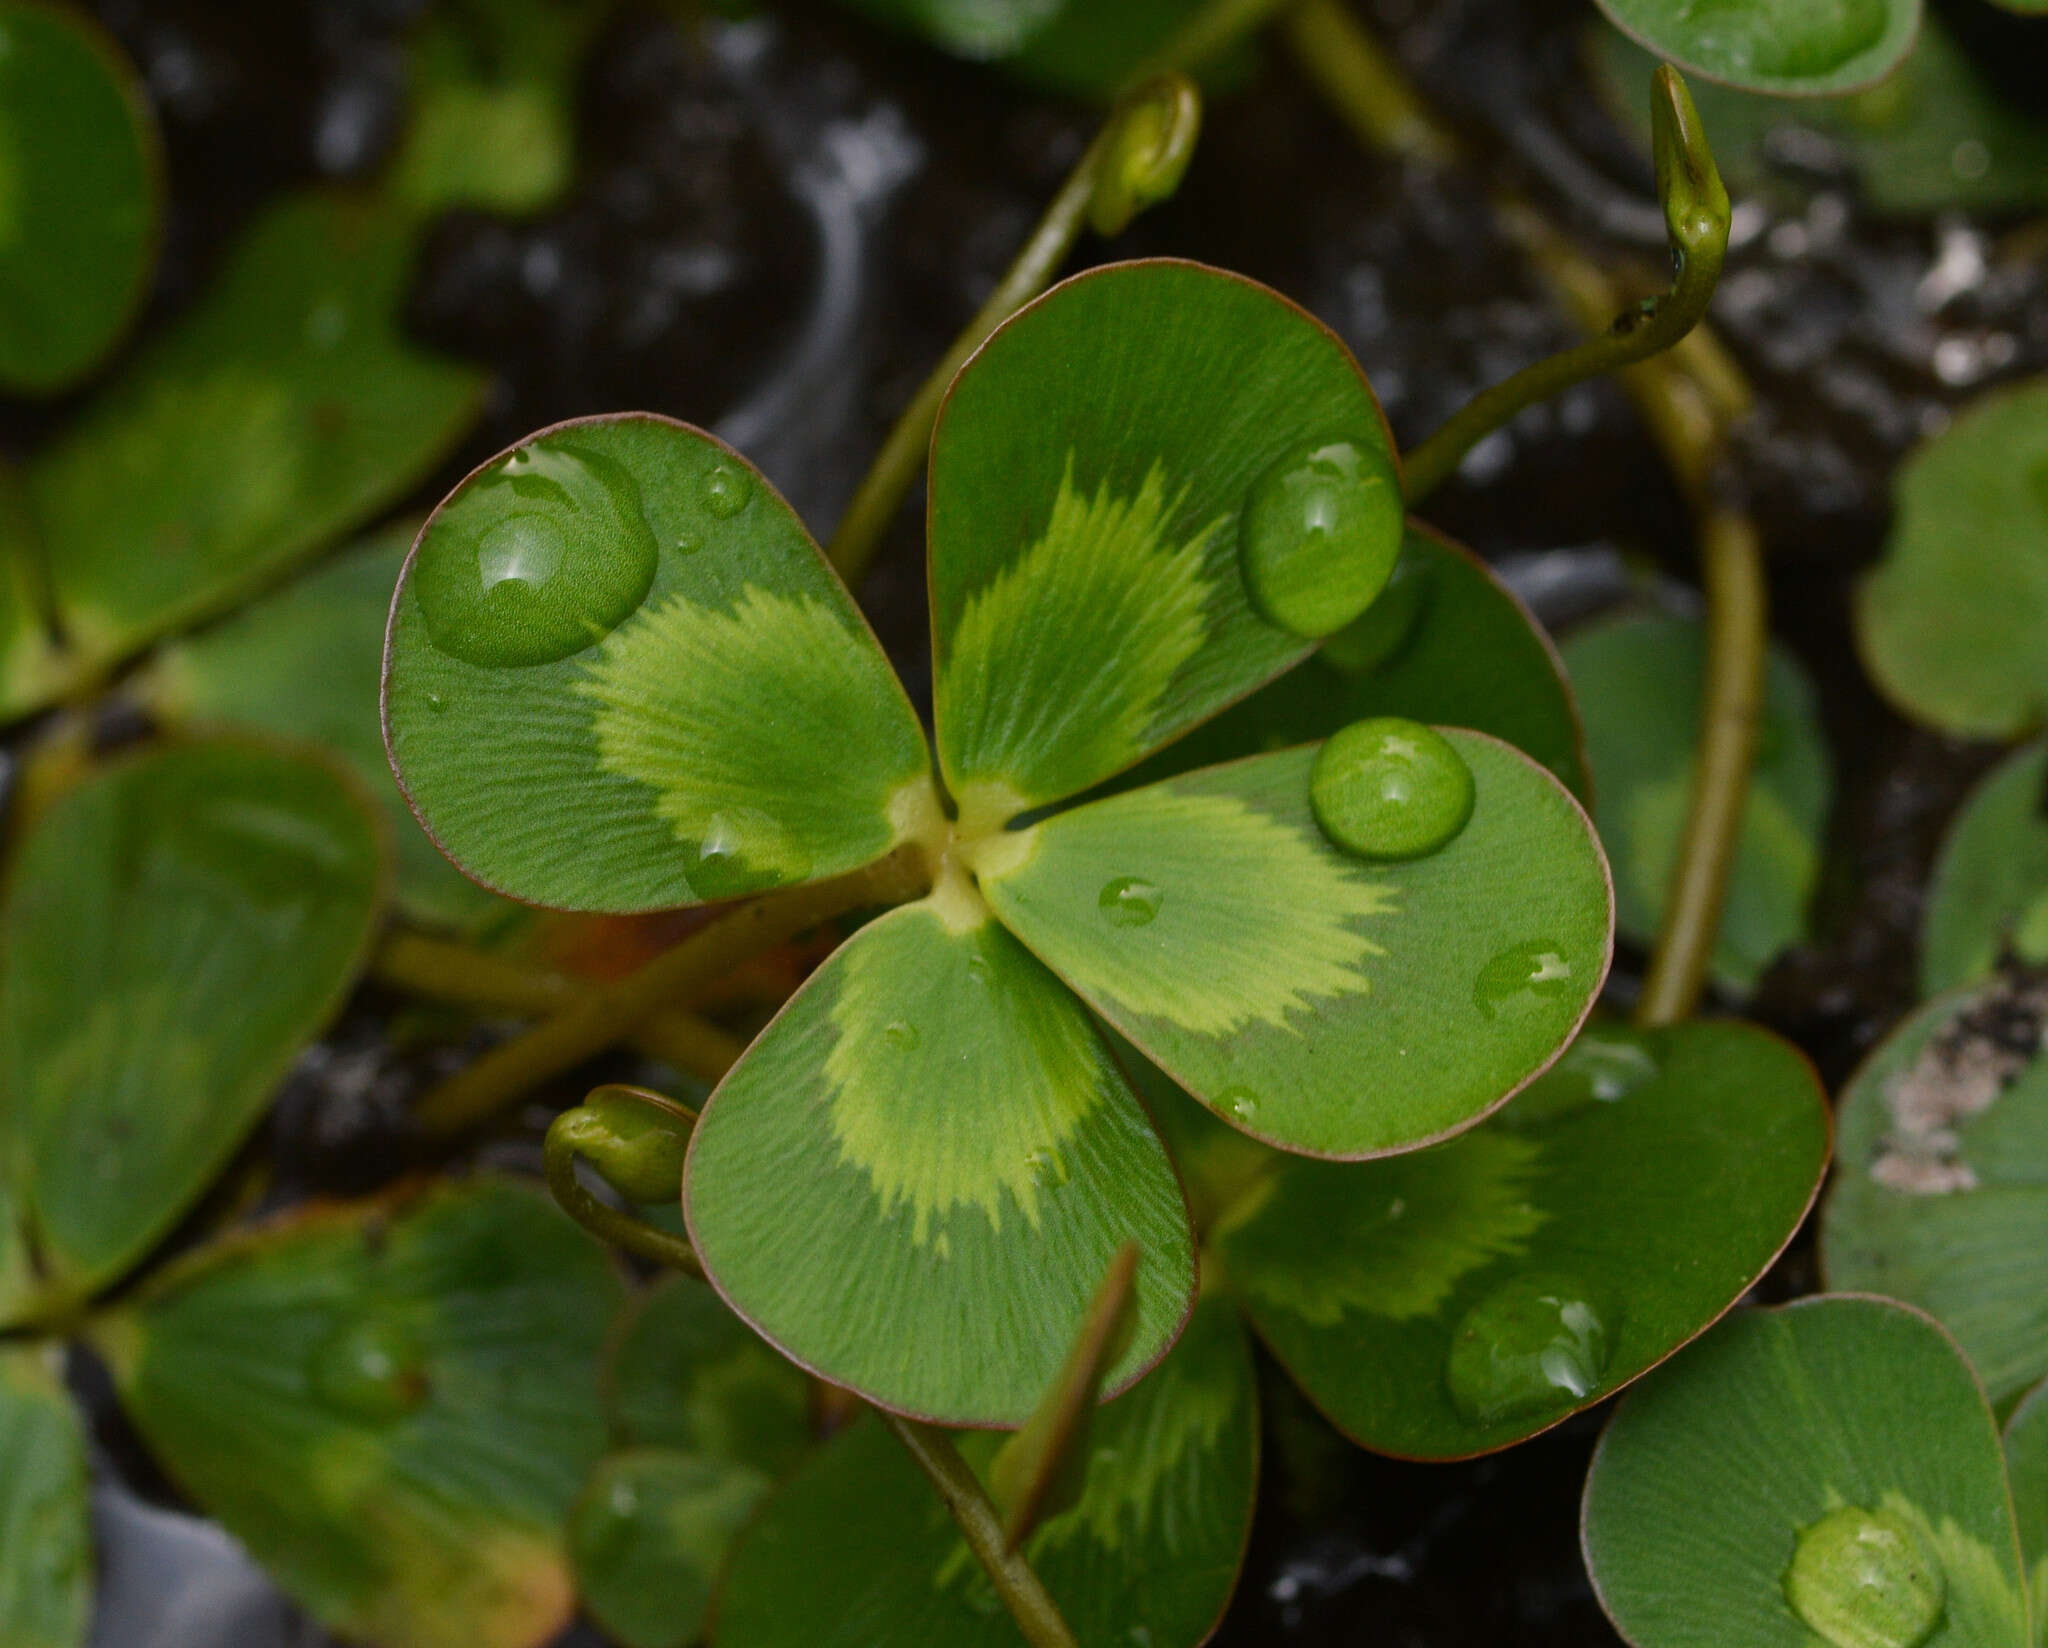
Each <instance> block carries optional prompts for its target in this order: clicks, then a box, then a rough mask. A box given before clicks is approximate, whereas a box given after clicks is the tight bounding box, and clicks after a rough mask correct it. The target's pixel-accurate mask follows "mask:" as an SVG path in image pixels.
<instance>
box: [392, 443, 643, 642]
mask: <svg viewBox="0 0 2048 1648" xmlns="http://www.w3.org/2000/svg"><path fill="white" fill-rule="evenodd" d="M658 559H659V551H658V550H657V548H656V545H655V541H654V533H653V531H652V530H651V529H650V528H649V527H648V524H647V517H646V515H645V514H644V513H643V512H642V509H641V503H640V488H639V485H638V483H636V482H635V481H634V479H633V477H632V475H631V473H630V472H629V471H628V470H627V469H626V468H625V466H624V465H622V464H620V463H618V462H616V461H615V460H613V459H611V458H609V457H606V456H605V455H604V454H602V453H600V452H597V451H594V450H586V449H584V448H580V447H578V446H576V445H575V444H574V442H573V439H572V438H567V437H564V438H553V437H551V438H547V439H543V440H539V441H535V442H533V443H532V444H531V445H528V446H523V447H520V448H519V449H518V450H517V451H516V452H514V453H513V454H512V455H511V456H510V457H508V458H506V459H505V460H504V461H503V462H502V463H500V464H498V465H496V466H495V467H494V468H492V469H490V470H487V471H486V472H485V473H484V474H482V475H480V476H478V477H477V478H476V479H475V480H473V481H471V482H469V483H468V484H467V485H466V486H464V487H463V488H462V489H461V490H460V491H459V492H457V493H456V495H455V496H454V497H453V498H452V499H450V500H449V502H448V503H447V504H446V505H445V506H443V508H442V510H441V512H440V513H439V514H438V515H437V516H436V517H435V519H434V521H433V523H432V524H431V525H430V526H429V527H428V529H427V534H426V537H425V539H424V540H423V541H422V543H421V545H420V551H419V556H418V559H417V560H416V561H415V563H414V565H413V571H412V587H413V589H414V592H415V593H416V594H417V596H418V598H419V603H420V613H421V616H422V617H424V618H425V620H426V625H427V633H428V634H429V635H430V636H432V637H433V641H434V645H435V646H437V647H439V648H440V649H441V650H442V651H443V652H445V653H448V654H449V655H450V656H452V657H456V658H460V659H463V660H464V661H466V662H468V663H472V664H482V665H485V666H487V667H490V668H499V669H508V668H521V667H525V666H529V665H534V664H546V663H552V662H553V661H554V660H555V659H557V658H566V657H568V656H569V655H570V654H571V653H575V652H581V651H582V650H583V649H584V648H585V647H587V646H590V645H591V644H592V643H593V642H596V641H599V640H602V639H603V638H604V637H605V636H606V635H609V634H610V633H611V632H612V631H613V630H614V629H616V628H618V626H619V625H620V624H622V623H623V622H625V620H626V619H627V618H628V617H629V616H631V614H632V613H633V611H634V610H635V609H636V608H637V607H638V606H639V605H640V603H641V602H642V601H644V600H645V599H646V598H647V591H648V590H649V588H650V587H652V585H653V583H654V572H655V564H656V562H657V560H658Z"/></svg>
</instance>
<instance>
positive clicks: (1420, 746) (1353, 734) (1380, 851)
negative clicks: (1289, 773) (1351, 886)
mask: <svg viewBox="0 0 2048 1648" xmlns="http://www.w3.org/2000/svg"><path fill="white" fill-rule="evenodd" d="M1474 794H1475V791H1474V789H1473V784H1472V769H1471V768H1470V767H1468V766H1466V765H1465V758H1464V757H1463V756H1461V755H1460V754H1459V753H1458V752H1457V750H1456V749H1455V748H1454V747H1453V746H1452V744H1451V742H1450V740H1449V739H1447V738H1445V737H1444V735H1443V734H1442V733H1440V732H1436V731H1434V730H1433V729H1431V728H1429V727H1425V726H1423V725H1422V724H1421V723H1420V722H1419V721H1405V720H1402V719H1401V718H1400V717H1398V716H1391V715H1387V716H1375V717H1374V718H1373V719H1371V720H1368V721H1354V722H1353V723H1352V724H1351V725H1350V726H1348V727H1346V728H1344V729H1343V730H1342V731H1340V732H1339V733H1337V734H1336V736H1335V737H1333V738H1331V739H1329V740H1328V741H1327V742H1326V743H1324V745H1323V747H1322V749H1321V751H1320V752H1319V753H1318V754H1317V756H1316V762H1315V766H1314V767H1313V768H1312V769H1311V770H1310V773H1309V790H1308V796H1309V806H1310V807H1311V808H1312V809H1313V810H1314V812H1315V815H1316V822H1317V823H1318V824H1320V825H1321V826H1322V828H1323V833H1324V834H1325V835H1327V836H1328V837H1329V838H1330V840H1331V841H1332V842H1334V843H1335V844H1336V845H1337V846H1339V847H1341V848H1342V849H1343V850H1344V851H1345V852H1347V853H1354V854H1356V855H1358V856H1359V857H1361V858H1376V859H1409V858H1423V857H1426V856H1427V855H1429V854H1430V853H1434V852H1438V851H1441V850H1442V849H1443V848H1444V847H1445V846H1446V845H1447V844H1449V843H1450V842H1451V841H1452V840H1453V839H1454V838H1455V837H1456V836H1457V834H1458V832H1459V831H1460V830H1462V829H1464V827H1465V824H1466V821H1467V820H1468V819H1470V818H1471V816H1472V803H1473V799H1474Z"/></svg>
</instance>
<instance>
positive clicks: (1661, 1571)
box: [1583, 1296, 2030, 1648]
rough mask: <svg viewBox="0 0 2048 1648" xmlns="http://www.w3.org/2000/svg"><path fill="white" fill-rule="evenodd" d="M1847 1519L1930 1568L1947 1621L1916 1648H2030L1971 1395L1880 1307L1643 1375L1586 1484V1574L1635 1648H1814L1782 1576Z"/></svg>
mask: <svg viewBox="0 0 2048 1648" xmlns="http://www.w3.org/2000/svg"><path fill="white" fill-rule="evenodd" d="M1848 1508H1853V1509H1854V1510H1857V1511H1861V1512H1864V1513H1878V1514H1880V1515H1882V1516H1883V1517H1884V1518H1886V1519H1887V1520H1888V1521H1890V1522H1891V1523H1892V1524H1893V1525H1894V1526H1899V1525H1903V1526H1904V1528H1905V1529H1906V1530H1908V1537H1910V1538H1911V1539H1912V1541H1913V1542H1914V1544H1916V1545H1917V1546H1920V1547H1922V1548H1924V1550H1925V1551H1926V1552H1927V1553H1928V1554H1929V1555H1931V1556H1932V1558H1933V1559H1934V1560H1933V1564H1932V1566H1933V1567H1935V1568H1936V1569H1938V1571H1939V1575H1940V1579H1939V1584H1940V1587H1941V1590H1942V1593H1943V1602H1944V1607H1943V1611H1942V1612H1941V1615H1940V1617H1939V1619H1938V1620H1937V1621H1936V1622H1935V1624H1934V1625H1933V1628H1932V1630H1931V1631H1930V1632H1929V1633H1928V1634H1926V1635H1925V1636H1924V1637H1922V1638H1916V1639H1914V1640H1915V1641H1916V1642H1919V1641H1924V1642H1925V1643H1926V1644H1927V1645H1928V1648H1965V1645H1967V1648H2021V1645H2022V1644H2025V1643H2027V1642H2028V1641H2029V1635H2030V1634H2029V1632H2028V1629H2027V1611H2026V1602H2025V1596H2024V1590H2023V1586H2022V1583H2021V1577H2020V1562H2019V1547H2018V1542H2017V1540H2016V1539H2015V1537H2014V1529H2013V1519H2012V1512H2011V1508H2010V1503H2009V1501H2008V1499H2007V1496H2006V1484H2005V1472H2004V1466H2003V1462H2002V1460H2001V1459H2000V1456H1999V1448H1998V1432H1997V1429H1996V1427H1995V1426H1994V1425H1993V1424H1992V1420H1991V1413H1990V1410H1989V1409H1988V1408H1987V1407H1986V1406H1985V1402H1984V1396H1983V1392H1982V1391H1980V1390H1979V1389H1978V1388H1977V1383H1976V1381H1975V1379H1974V1378H1972V1377H1971V1373H1970V1367H1969V1364H1968V1363H1967V1362H1965V1361H1964V1360H1963V1358H1962V1356H1961V1354H1960V1353H1959V1352H1958V1351H1957V1349H1956V1347H1955V1344H1954V1342H1953V1341H1951V1340H1950V1339H1949V1338H1948V1337H1947V1335H1945V1334H1943V1333H1942V1332H1941V1331H1940V1329H1939V1328H1937V1327H1936V1326H1935V1325H1934V1324H1933V1323H1932V1322H1930V1321H1929V1320H1928V1319H1927V1318H1926V1317H1924V1316H1922V1315H1921V1314H1920V1313H1919V1312H1917V1311H1914V1310H1909V1309H1907V1308H1905V1307H1904V1306H1901V1305H1896V1304H1893V1303H1891V1302H1889V1301H1887V1300H1881V1299H1865V1298H1853V1297H1851V1298H1833V1297H1826V1296H1823V1297H1820V1298H1816V1299H1804V1300H1801V1301H1800V1302H1799V1303H1797V1304H1793V1305H1788V1306H1786V1307H1785V1308H1783V1309H1782V1310H1772V1311H1744V1312H1741V1313H1738V1314H1737V1315H1735V1316H1732V1317H1730V1318H1729V1319H1728V1320H1727V1321H1726V1322H1723V1323H1722V1324H1721V1325H1720V1326H1719V1327H1718V1328H1716V1329H1715V1330H1714V1331H1713V1332H1712V1333H1711V1334H1709V1335H1708V1336H1707V1337H1706V1338H1704V1339H1702V1340H1701V1341H1700V1343H1699V1344H1698V1345H1696V1346H1694V1347H1692V1348H1691V1349H1690V1350H1688V1351H1686V1352H1685V1353H1684V1354H1683V1355H1682V1356H1680V1357H1678V1358H1676V1359H1675V1360H1674V1361H1672V1363H1671V1364H1670V1365H1669V1366H1668V1367H1665V1368H1662V1369H1660V1370H1659V1371H1658V1372H1656V1373H1654V1374H1652V1375H1651V1376H1650V1377H1649V1378H1648V1379H1645V1380H1644V1381H1643V1382H1642V1384H1641V1385H1639V1386H1638V1387H1637V1388H1636V1389H1635V1391H1633V1392H1632V1393H1631V1394H1630V1396H1629V1398H1628V1400H1627V1401H1625V1402H1624V1403H1623V1404H1622V1405H1621V1407H1620V1409H1619V1410H1618V1411H1617V1412H1616V1414H1615V1417H1614V1420H1613V1422H1612V1423H1611V1424H1610V1425H1609V1426H1608V1429H1607V1434H1606V1436H1605V1437H1604V1438H1603V1439H1602V1440H1601V1443H1600V1448H1599V1451H1598V1452H1597V1453H1596V1454H1595V1455H1594V1456H1593V1465H1592V1469H1591V1471H1590V1472H1589V1473H1588V1475H1587V1478H1586V1500H1585V1514H1584V1522H1583V1526H1584V1545H1585V1551H1586V1565H1587V1568H1588V1569H1589V1570H1590V1571H1591V1573H1592V1576H1593V1585H1594V1588H1595V1590H1596V1591H1597V1592H1598V1593H1599V1596H1600V1600H1601V1604H1602V1605H1603V1606H1604V1607H1605V1608H1606V1609H1607V1612H1608V1614H1609V1616H1610V1617H1612V1619H1613V1620H1614V1622H1615V1624H1616V1626H1617V1627H1618V1628H1619V1629H1620V1631H1621V1632H1622V1634H1623V1635H1624V1636H1625V1637H1627V1638H1628V1640H1629V1641H1630V1642H1632V1643H1634V1644H1636V1645H1637V1648H1678V1645H1681V1644H1683V1645H1686V1648H1720V1645H1722V1644H1726V1645H1727V1648H1738V1645H1739V1648H1811V1645H1812V1644H1813V1643H1814V1642H1815V1641H1816V1640H1824V1639H1821V1638H1818V1637H1817V1636H1816V1635H1815V1634H1814V1633H1813V1632H1812V1631H1810V1630H1809V1628H1808V1625H1807V1623H1805V1622H1803V1621H1802V1619H1801V1617H1800V1615H1799V1614H1796V1613H1795V1612H1794V1611H1793V1606H1792V1603H1791V1602H1790V1601H1789V1600H1788V1594H1787V1585H1786V1576H1787V1569H1788V1568H1789V1567H1790V1566H1791V1563H1792V1561H1793V1558H1794V1553H1795V1551H1796V1550H1797V1549H1798V1548H1799V1544H1800V1539H1801V1535H1802V1533H1804V1532H1805V1531H1807V1530H1811V1529H1813V1528H1814V1527H1815V1525H1816V1524H1818V1523H1820V1522H1821V1520H1822V1519H1823V1518H1824V1517H1826V1516H1827V1515H1829V1513H1831V1512H1840V1511H1842V1510H1844V1509H1848ZM1856 1600H1857V1599H1856V1598H1855V1597H1854V1595H1853V1593H1852V1595H1851V1598H1850V1601H1851V1604H1852V1607H1853V1606H1854V1603H1855V1602H1856ZM1835 1640H1836V1641H1853V1642H1858V1643H1860V1642H1863V1641H1868V1642H1870V1643H1878V1642H1882V1641H1884V1640H1886V1639H1885V1638H1884V1637H1882V1636H1879V1635H1875V1634H1873V1635H1869V1636H1867V1637H1855V1638H1844V1637H1840V1636H1838V1637H1837V1638H1836V1639H1835Z"/></svg>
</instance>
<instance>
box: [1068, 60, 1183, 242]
mask: <svg viewBox="0 0 2048 1648" xmlns="http://www.w3.org/2000/svg"><path fill="white" fill-rule="evenodd" d="M1201 132H1202V94H1201V93H1200V92H1198V91H1196V90H1195V84H1194V82H1193V81H1192V80H1190V79H1188V77H1187V76H1186V75H1184V74H1180V73H1177V72H1174V71H1171V70H1169V71H1168V72H1166V73H1164V74H1160V75H1156V76H1154V77H1153V78H1152V79H1150V80H1148V81H1146V82H1145V84H1143V85H1142V86H1140V87H1138V88H1137V89H1136V90H1135V91H1134V92H1132V93H1131V94H1130V95H1129V96H1127V97H1125V98H1123V99H1122V100H1121V101H1120V102H1119V103H1118V104H1117V106H1116V109H1115V111H1114V112H1113V113H1112V114H1111V115H1110V118H1109V122H1108V124H1107V125H1106V126H1104V128H1103V130H1102V135H1101V136H1100V137H1099V138H1098V139H1097V140H1096V146H1095V151H1094V153H1095V162H1094V166H1093V169H1092V171H1091V174H1090V191H1089V197H1088V223H1089V226H1090V227H1091V228H1093V229H1094V231H1095V232H1096V233H1097V234H1098V235H1102V236H1104V237H1105V238H1106V237H1108V236H1110V235H1117V234H1121V233H1123V231H1124V229H1125V228H1126V227H1127V226H1128V225H1129V224H1130V221H1131V219H1132V218H1134V217H1136V216H1137V215H1138V214H1139V213H1140V212H1142V211H1144V210H1145V208H1146V207H1148V206H1154V205H1157V204H1158V203H1159V202H1160V201H1162V200H1165V199H1166V198H1167V197H1168V196H1169V195H1171V194H1172V193H1173V192H1174V190H1175V189H1177V188H1179V187H1180V180H1181V178H1182V177H1183V176H1184V175H1185V174H1186V172H1187V169H1188V162H1189V161H1190V160H1191V159H1193V157H1194V153H1195V140H1196V139H1197V138H1198V137H1200V136H1201Z"/></svg>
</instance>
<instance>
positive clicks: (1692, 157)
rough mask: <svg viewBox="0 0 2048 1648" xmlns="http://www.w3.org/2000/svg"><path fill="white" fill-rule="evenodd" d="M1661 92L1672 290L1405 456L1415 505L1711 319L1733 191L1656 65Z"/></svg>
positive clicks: (1681, 96)
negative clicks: (1568, 395)
mask: <svg viewBox="0 0 2048 1648" xmlns="http://www.w3.org/2000/svg"><path fill="white" fill-rule="evenodd" d="M1655 91H1656V96H1655V99H1654V118H1655V127H1656V134H1655V150H1656V161H1657V192H1658V195H1659V197H1660V199H1661V200H1662V202H1663V206H1664V221H1665V226H1666V228H1667V230H1668V232H1669V235H1670V242H1671V256H1672V262H1673V266H1674V274H1673V277H1672V282H1671V288H1670V290H1669V291H1667V292H1665V293H1663V294H1662V295H1661V296H1658V297H1655V298H1651V299H1648V300H1647V301H1645V302H1643V303H1640V304H1638V305H1636V306H1635V307H1634V308H1632V309H1628V310H1625V311H1623V313H1622V314H1621V315H1620V317H1619V318H1617V319H1616V320H1615V322H1614V324H1613V326H1611V327H1610V328H1609V329H1608V330H1607V331H1606V332H1605V333H1603V334H1602V335H1600V336H1599V337H1596V338H1594V339H1592V340H1591V341H1589V342H1587V343H1583V344H1580V345H1579V346H1578V347H1577V348H1576V349H1567V350H1566V351H1565V352H1564V353H1563V354H1560V355H1553V356H1551V357H1550V359H1548V360H1541V361H1538V362H1537V363H1536V364H1535V365H1534V366H1530V367H1526V368H1524V369H1523V370H1522V371H1520V372H1517V373H1516V374H1515V375H1514V376H1513V377H1511V378H1509V379H1508V380H1507V381H1506V382H1505V383H1497V384H1495V385H1494V386H1493V387H1492V388H1491V389H1487V390H1483V391H1482V392H1481V393H1479V394H1478V395H1476V396H1474V397H1473V399H1472V400H1471V401H1469V402H1467V403H1466V405H1464V406H1463V407H1461V408H1460V409H1459V410H1458V411H1457V412H1456V413H1454V414H1453V415H1452V416H1451V418H1450V420H1449V421H1448V422H1447V423H1445V424H1444V426H1443V427H1442V428H1441V429H1439V430H1437V431H1436V433H1435V434H1433V435H1431V436H1430V437H1429V438H1428V439H1427V440H1425V441H1423V442H1422V444H1421V445H1419V446H1417V447H1416V448H1415V449H1414V450H1413V451H1411V452H1410V453H1409V454H1408V455H1407V458H1406V461H1405V462H1404V464H1403V467H1402V476H1403V480H1404V482H1405V484H1406V488H1407V493H1408V501H1409V502H1410V503H1411V504H1413V503H1418V502H1420V501H1421V500H1422V499H1423V498H1424V497H1426V496H1428V495H1429V494H1430V493H1431V492H1433V491H1435V490H1436V488H1437V487H1438V486H1440V485H1441V484H1442V483H1443V482H1444V481H1445V480H1447V479H1448V478H1449V477H1450V475H1451V473H1452V471H1453V470H1455V469H1456V468H1457V466H1458V464H1459V462H1460V460H1462V459H1463V458H1464V456H1465V454H1466V453H1467V452H1469V451H1471V450H1472V448H1473V447H1474V446H1476V445H1478V443H1479V442H1480V441H1481V440H1482V439H1484V438H1485V437H1486V436H1487V435H1489V434H1491V433H1492V432H1493V431H1494V430H1496V429H1498V428H1499V427H1500V426H1501V425H1502V424H1504V423H1506V422H1507V421H1508V420H1509V419H1510V418H1512V417H1513V416H1514V415H1515V414H1516V413H1517V412H1520V411H1521V410H1522V408H1523V407H1525V406H1531V405H1533V404H1534V403H1535V402H1537V401H1540V400H1547V399H1549V398H1550V397H1551V396H1552V395H1556V394H1558V393H1560V392H1561V391H1563V390H1565V389H1568V388H1570V387H1571V386H1572V385H1573V384H1575V383H1580V382H1583V381H1584V380H1585V379H1587V378H1590V377H1596V376H1598V375H1599V374H1601V373H1604V372H1613V371H1617V370H1619V369H1620V368H1622V367H1625V366H1632V365H1634V364H1635V363H1636V362H1638V361H1641V360H1647V359H1648V358H1649V357H1650V356H1652V355H1655V354H1657V353H1659V352H1660V351H1662V350H1665V349H1669V348H1671V347H1672V346H1673V345H1674V344H1676V343H1678V342H1679V341H1680V340H1681V339H1683V338H1684V337H1685V336H1686V334H1687V333H1689V332H1691V331H1692V329H1693V328H1694V327H1695V326H1697V325H1698V324H1699V323H1700V321H1701V319H1702V318H1703V317H1704V316H1705V314H1706V312H1707V304H1708V303H1709V302H1710V301H1711V300H1712V298H1713V295H1714V288H1715V287H1716V286H1717V285H1719V284H1720V280H1721V266H1722V263H1723V262H1724V261H1725V259H1726V257H1727V253H1728V225H1729V219H1730V216H1731V212H1730V208H1729V204H1728V191H1727V189H1726V188H1725V187H1724V186H1723V184H1722V182H1721V173H1720V169H1719V168H1718V167H1717V166H1716V165H1715V164H1714V154H1713V150H1712V149H1711V148H1710V147H1709V146H1708V143H1707V136H1706V130H1705V128H1704V127H1703V126H1702V125H1701V123H1700V117H1699V110H1698V109H1696V108H1695V107H1694V106H1693V101H1692V94H1691V93H1690V92H1689V91H1687V90H1686V87H1685V81H1684V80H1683V79H1682V78H1681V77H1680V76H1679V74H1678V71H1677V70H1675V69H1674V68H1672V67H1671V65H1670V64H1668V63H1665V64H1660V65H1659V66H1658V69H1657V71H1656V77H1655Z"/></svg>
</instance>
